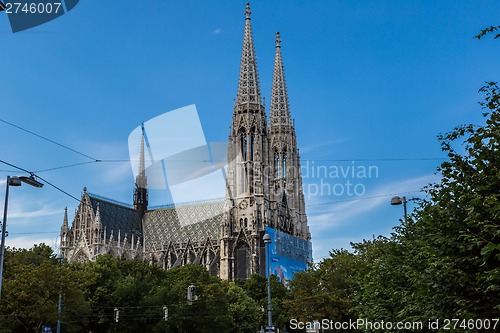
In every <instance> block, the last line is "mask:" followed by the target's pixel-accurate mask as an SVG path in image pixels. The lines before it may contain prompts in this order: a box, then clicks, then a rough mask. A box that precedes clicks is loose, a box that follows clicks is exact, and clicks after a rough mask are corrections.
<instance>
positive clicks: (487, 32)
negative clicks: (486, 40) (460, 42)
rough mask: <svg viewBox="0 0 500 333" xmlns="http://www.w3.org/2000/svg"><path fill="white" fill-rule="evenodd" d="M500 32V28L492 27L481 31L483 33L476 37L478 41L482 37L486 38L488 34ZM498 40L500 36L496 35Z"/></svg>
mask: <svg viewBox="0 0 500 333" xmlns="http://www.w3.org/2000/svg"><path fill="white" fill-rule="evenodd" d="M499 30H500V26H496V27H495V26H490V27H488V28H485V29H483V30H481V32H480V33H479V34H478V35H476V36H475V38H477V39H481V38H482V37H484V36H486V35H487V34H490V33H492V32H495V31H499ZM496 38H500V34H496V35H495V39H496Z"/></svg>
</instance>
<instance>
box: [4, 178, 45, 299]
mask: <svg viewBox="0 0 500 333" xmlns="http://www.w3.org/2000/svg"><path fill="white" fill-rule="evenodd" d="M21 182H24V183H26V184H28V185H31V186H34V187H42V186H43V184H42V183H40V182H39V181H38V180H36V179H35V177H34V176H33V175H31V176H29V177H10V176H7V183H6V186H5V205H4V207H3V221H2V243H1V245H0V248H1V257H0V299H1V297H2V277H3V262H4V259H5V233H6V231H5V229H6V227H7V205H8V203H9V187H10V186H21Z"/></svg>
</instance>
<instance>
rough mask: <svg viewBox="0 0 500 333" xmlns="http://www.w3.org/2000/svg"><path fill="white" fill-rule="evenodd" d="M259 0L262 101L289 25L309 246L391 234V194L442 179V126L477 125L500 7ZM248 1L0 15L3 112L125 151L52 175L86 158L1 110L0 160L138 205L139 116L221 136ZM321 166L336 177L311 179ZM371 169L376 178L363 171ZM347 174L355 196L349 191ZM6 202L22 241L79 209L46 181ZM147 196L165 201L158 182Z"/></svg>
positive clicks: (86, 150)
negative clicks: (187, 114)
mask: <svg viewBox="0 0 500 333" xmlns="http://www.w3.org/2000/svg"><path fill="white" fill-rule="evenodd" d="M251 8H252V12H253V14H252V26H253V33H254V41H255V48H256V53H257V57H258V59H257V63H258V66H259V76H260V83H261V90H262V95H263V96H265V97H266V99H267V100H268V99H269V98H270V94H271V91H270V90H271V89H270V87H271V78H272V67H273V58H274V35H275V32H276V31H280V33H281V38H282V53H283V60H284V66H285V71H286V79H287V85H288V93H289V99H290V105H291V113H292V117H293V118H295V121H296V131H297V140H298V145H299V148H300V152H301V158H302V162H303V166H305V167H306V168H308V169H307V170H303V172H305V171H309V172H310V174H309V176H306V177H304V189H305V191H306V204H307V213H308V218H309V224H310V228H311V233H312V240H313V249H314V254H313V256H314V258H316V260H318V259H320V258H322V257H325V256H327V255H328V251H329V250H331V249H333V248H341V247H344V248H346V247H349V243H350V242H352V241H353V242H356V241H360V240H362V239H368V238H371V237H373V235H379V234H383V235H388V234H389V233H390V232H391V228H392V227H393V226H395V225H396V224H397V223H398V220H399V219H400V218H401V217H402V215H403V209H402V207H393V206H390V205H389V201H390V198H391V196H392V195H394V194H400V195H402V193H405V195H406V196H407V197H418V196H421V195H420V194H419V193H418V191H419V190H420V189H421V188H422V187H423V186H424V185H426V184H427V183H429V182H433V181H436V180H438V179H439V178H438V176H437V175H435V174H434V173H435V171H436V167H437V166H438V165H439V163H440V161H441V160H439V159H440V158H444V157H445V156H444V154H443V153H442V152H441V150H440V146H439V143H438V141H437V139H436V136H437V134H439V133H444V132H447V131H450V130H452V129H453V127H454V126H456V125H460V124H463V123H474V124H481V123H483V119H482V117H481V112H480V107H479V105H478V104H477V102H478V101H480V100H481V97H482V96H481V95H480V94H479V93H478V92H477V91H478V89H479V88H480V87H481V86H482V85H483V83H484V82H485V81H494V80H498V78H499V74H500V68H499V66H498V54H499V51H500V43H499V42H498V40H497V41H495V40H493V39H492V38H486V39H484V40H481V41H478V40H476V39H473V36H474V35H476V34H477V33H478V32H479V31H480V30H481V29H482V28H484V27H487V26H490V25H498V24H499V13H500V3H499V2H497V1H456V0H450V1H439V2H434V1H368V0H367V1H307V2H306V1H285V0H276V1H253V2H252V3H251ZM244 10H245V2H244V1H234V0H226V1H182V2H173V1H172V2H171V1H162V0H149V1H144V2H131V1H130V2H127V1H118V0H108V1H102V0H85V1H80V3H79V4H78V5H77V6H76V7H75V8H74V9H73V10H72V11H70V12H69V13H67V14H65V15H63V16H62V17H60V18H58V19H56V20H54V21H51V22H49V23H47V24H44V25H41V26H39V27H36V28H33V29H30V30H27V31H24V32H19V33H15V34H14V33H12V32H11V30H10V26H9V22H8V19H7V16H6V14H5V13H0V40H1V42H0V59H1V63H2V69H1V71H0V83H1V89H0V101H1V102H0V119H2V120H4V121H7V122H10V123H13V124H16V125H18V126H21V127H23V128H25V129H27V130H30V131H33V132H35V133H37V134H39V135H41V136H44V137H47V138H50V139H51V140H53V141H55V142H58V143H60V144H63V145H65V146H68V147H71V148H72V149H74V150H76V151H78V152H81V153H83V154H85V155H88V156H90V157H92V158H94V159H102V160H122V161H123V162H102V163H88V164H85V165H79V166H74V167H68V168H60V169H55V170H49V171H44V170H47V169H52V168H57V167H61V166H66V165H72V164H78V163H84V162H91V159H89V158H88V157H85V156H83V155H81V154H77V153H75V152H71V151H69V150H67V149H64V148H62V147H60V146H57V145H54V144H53V143H50V142H48V141H45V140H42V139H40V138H38V137H36V136H33V135H31V134H28V133H26V132H23V131H21V130H19V129H17V128H15V127H12V126H10V125H8V124H6V123H4V122H0V142H1V143H2V145H1V146H2V147H1V148H0V159H1V160H4V161H7V162H9V163H11V164H14V165H17V166H20V167H22V168H24V169H27V170H30V171H34V172H36V173H37V174H38V175H40V176H41V177H43V178H44V179H47V180H48V181H50V182H51V183H53V184H54V185H56V186H57V187H59V188H61V189H63V190H64V191H66V192H68V193H69V194H71V195H73V196H75V197H78V198H79V197H80V195H81V193H82V190H83V187H84V186H87V188H88V190H89V191H90V192H92V193H96V194H100V195H102V196H105V197H109V198H112V199H115V200H118V201H122V202H127V203H131V201H132V194H133V183H134V178H133V175H132V169H131V167H130V164H129V163H128V162H127V161H126V160H128V158H129V156H128V143H127V139H128V135H129V134H130V132H132V130H133V129H134V128H136V127H137V126H139V125H140V124H141V122H143V121H147V120H149V119H151V118H154V117H156V116H158V115H160V114H163V113H165V112H167V111H169V110H173V109H177V108H180V107H183V106H186V105H190V104H196V106H197V109H198V112H199V115H200V119H201V124H202V126H203V129H204V132H205V137H206V139H207V141H212V142H215V141H226V140H227V135H228V128H229V126H230V124H231V116H232V111H233V101H234V98H235V95H236V90H237V79H238V70H239V60H240V53H241V45H242V38H243V26H244ZM314 168H316V169H315V170H316V171H317V170H325V169H326V170H328V174H326V175H321V176H320V177H318V176H317V175H316V176H312V174H311V172H312V170H313V169H314ZM322 168H323V169H322ZM347 168H355V170H356V174H355V175H354V177H352V173H349V170H351V171H352V169H347ZM369 168H371V169H370V170H372V173H371V175H369V174H367V173H365V175H366V176H365V177H363V176H362V174H360V173H358V171H360V170H361V171H362V170H365V171H366V170H368V169H369ZM335 170H336V171H339V172H340V174H337V176H335V174H333V173H332V172H333V171H335ZM342 170H343V171H344V172H346V171H347V172H348V173H349V174H348V175H346V176H344V175H341V172H342ZM375 170H376V172H375ZM22 174H23V173H22V172H20V171H18V170H15V169H14V168H12V167H9V166H7V165H1V166H0V179H1V180H0V186H1V187H0V200H1V202H2V204H1V207H2V209H3V200H4V193H5V190H4V189H5V178H6V176H7V175H22ZM347 182H349V183H350V184H351V185H352V187H351V190H353V189H354V186H357V187H356V189H357V190H358V191H357V193H354V194H352V193H351V195H349V194H348V193H347V191H348V188H349V185H348V183H347ZM325 184H326V185H325ZM321 186H322V187H321ZM342 192H343V193H342ZM9 199H10V202H9V216H8V230H9V237H8V238H7V241H6V242H7V243H6V244H7V246H17V247H30V246H31V245H32V244H34V243H38V242H46V243H47V244H49V245H54V244H55V241H56V239H58V232H59V229H60V226H61V223H62V220H63V214H64V208H65V207H68V211H69V215H70V219H72V218H73V212H74V210H75V208H76V207H77V205H78V202H77V201H76V200H74V199H73V198H71V197H69V196H67V195H65V194H63V193H61V192H60V191H58V190H56V189H54V188H53V187H50V186H49V185H46V186H45V187H44V188H42V189H35V188H30V187H29V186H22V187H20V188H11V194H10V197H9ZM150 201H151V203H152V204H153V205H155V204H162V203H165V202H164V201H165V198H164V197H162V195H161V192H155V191H152V192H151V193H150ZM412 207H413V204H412V203H411V202H410V203H409V206H408V208H409V209H411V208H412Z"/></svg>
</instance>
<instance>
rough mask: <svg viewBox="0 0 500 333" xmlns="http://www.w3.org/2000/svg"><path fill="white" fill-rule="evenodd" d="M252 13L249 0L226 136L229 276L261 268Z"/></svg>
mask: <svg viewBox="0 0 500 333" xmlns="http://www.w3.org/2000/svg"><path fill="white" fill-rule="evenodd" d="M250 14H251V11H250V5H249V4H248V3H247V5H246V11H245V30H244V35H243V47H242V52H241V64H240V77H239V83H238V93H237V95H236V101H235V104H234V112H233V121H232V126H231V132H230V135H229V138H228V141H229V142H228V174H227V186H226V202H225V216H224V217H223V225H222V230H221V248H220V256H221V259H220V276H221V278H224V279H229V280H232V279H235V278H240V279H246V278H247V277H249V276H250V275H251V274H253V273H258V272H260V269H259V262H260V260H259V256H260V247H261V234H262V230H263V226H264V223H263V220H264V218H265V216H267V214H266V212H265V210H266V209H267V207H268V202H267V198H269V183H268V178H267V171H266V167H267V166H268V164H269V163H268V162H269V161H268V155H269V152H268V146H269V143H268V136H267V124H266V113H265V108H264V105H263V102H262V99H261V94H260V85H259V77H258V72H257V61H256V56H255V47H254V43H253V37H252V26H251V18H250Z"/></svg>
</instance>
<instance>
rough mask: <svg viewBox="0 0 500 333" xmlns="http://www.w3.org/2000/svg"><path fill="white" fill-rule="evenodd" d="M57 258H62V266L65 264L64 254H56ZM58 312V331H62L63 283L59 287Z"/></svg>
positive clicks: (59, 332)
mask: <svg viewBox="0 0 500 333" xmlns="http://www.w3.org/2000/svg"><path fill="white" fill-rule="evenodd" d="M56 260H61V267H62V266H64V256H63V255H62V254H61V253H59V254H58V255H57V256H56ZM57 312H58V313H59V316H58V317H57V331H56V332H57V333H61V313H62V283H61V286H60V287H59V304H58V305H57Z"/></svg>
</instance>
